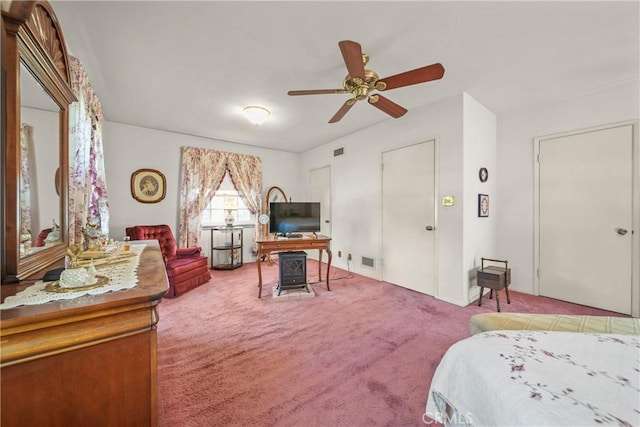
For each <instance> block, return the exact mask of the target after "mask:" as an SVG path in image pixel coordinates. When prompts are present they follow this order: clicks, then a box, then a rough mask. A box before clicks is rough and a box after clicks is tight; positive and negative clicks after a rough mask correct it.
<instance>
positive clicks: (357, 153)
mask: <svg viewBox="0 0 640 427" xmlns="http://www.w3.org/2000/svg"><path fill="white" fill-rule="evenodd" d="M470 111H473V110H472V109H471V110H470ZM473 114H475V113H473ZM462 118H463V95H460V96H455V97H452V98H449V99H446V100H443V101H441V102H438V103H436V104H433V105H430V106H426V107H423V108H417V109H413V110H411V111H409V112H408V113H407V114H406V115H405V116H404V117H403V118H402V122H399V121H396V120H395V119H389V120H387V121H385V122H383V123H381V124H380V125H378V126H375V127H372V128H369V129H365V130H363V131H361V132H358V133H356V134H352V135H349V136H346V137H344V138H341V139H338V140H336V141H333V142H331V143H329V144H325V145H323V146H321V147H319V148H316V149H314V150H310V151H308V152H306V153H304V154H303V155H302V164H301V171H302V174H303V175H304V178H305V179H304V182H308V175H309V173H310V171H311V170H312V169H315V168H318V167H321V166H326V165H330V166H331V199H332V205H331V210H332V212H331V222H332V233H331V234H332V243H331V249H332V251H333V253H334V265H336V266H337V267H340V268H346V267H347V263H346V259H345V258H344V257H343V258H337V257H336V256H335V254H337V252H338V251H339V250H340V251H342V252H343V253H351V254H352V255H353V260H354V261H356V262H355V263H354V265H352V268H351V269H352V271H354V272H356V273H358V274H361V275H363V276H368V277H372V278H377V279H380V277H381V267H380V262H379V261H380V257H381V253H382V250H381V245H382V241H381V238H382V233H381V231H382V224H381V221H382V219H381V218H382V212H381V203H382V199H381V197H382V196H381V194H382V190H381V185H382V172H381V168H380V165H381V162H382V152H384V151H388V150H390V149H393V148H398V147H402V146H406V145H410V144H414V143H417V142H422V141H428V140H430V139H434V138H435V139H436V145H437V153H436V156H437V160H436V162H437V165H438V168H439V176H438V181H437V188H436V197H437V200H440V197H441V196H443V195H452V196H455V198H456V200H457V201H458V202H456V204H455V206H452V207H442V206H441V204H440V203H438V211H437V223H436V230H437V236H438V237H437V245H438V247H437V252H438V253H439V254H441V255H440V256H439V258H438V265H437V270H438V283H439V286H438V289H437V296H438V298H440V299H443V300H446V301H450V302H454V303H456V304H460V305H466V300H465V298H466V291H464V287H465V286H466V284H467V280H466V279H465V280H464V281H463V280H462V278H461V273H460V272H461V271H462V259H463V256H462V255H463V254H462V244H463V233H462V231H463V229H462V218H463V203H460V201H462V200H463V198H464V197H463V174H462V168H463V144H462V139H463V128H462ZM340 147H344V155H342V156H339V157H335V158H334V157H333V150H334V149H336V148H340ZM307 187H308V186H307ZM305 190H306V191H308V188H306V189H305ZM406 250H411V248H406ZM362 256H370V257H373V258H374V259H375V260H376V261H377V262H376V268H375V270H371V269H370V268H366V267H361V266H360V265H359V264H358V263H357V261H358V260H360V259H361V257H362Z"/></svg>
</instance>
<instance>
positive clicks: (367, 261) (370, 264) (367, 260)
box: [362, 256, 375, 268]
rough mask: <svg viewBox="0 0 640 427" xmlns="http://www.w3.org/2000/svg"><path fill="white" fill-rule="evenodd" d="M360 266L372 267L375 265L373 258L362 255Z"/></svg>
mask: <svg viewBox="0 0 640 427" xmlns="http://www.w3.org/2000/svg"><path fill="white" fill-rule="evenodd" d="M362 266H363V267H369V268H374V267H375V262H374V260H373V258H369V257H366V256H363V257H362Z"/></svg>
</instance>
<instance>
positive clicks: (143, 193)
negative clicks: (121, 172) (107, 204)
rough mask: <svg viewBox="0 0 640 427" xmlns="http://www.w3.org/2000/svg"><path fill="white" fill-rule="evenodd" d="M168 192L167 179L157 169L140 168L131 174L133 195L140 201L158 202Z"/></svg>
mask: <svg viewBox="0 0 640 427" xmlns="http://www.w3.org/2000/svg"><path fill="white" fill-rule="evenodd" d="M166 192H167V180H166V179H165V177H164V175H163V174H162V173H161V172H160V171H157V170H155V169H138V170H137V171H135V172H134V173H132V174H131V196H132V197H133V198H134V199H136V200H137V201H139V202H140V203H158V202H159V201H161V200H162V199H164V196H165V194H166Z"/></svg>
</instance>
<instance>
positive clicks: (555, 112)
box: [490, 80, 640, 293]
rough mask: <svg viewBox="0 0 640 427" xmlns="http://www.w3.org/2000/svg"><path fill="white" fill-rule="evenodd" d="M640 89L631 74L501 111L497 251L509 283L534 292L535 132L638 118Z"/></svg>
mask: <svg viewBox="0 0 640 427" xmlns="http://www.w3.org/2000/svg"><path fill="white" fill-rule="evenodd" d="M639 93H640V87H639V84H638V80H635V81H632V82H627V83H624V84H620V85H617V86H610V87H606V88H603V89H601V90H597V91H591V92H589V93H585V94H583V95H582V96H579V97H575V98H572V99H566V100H564V101H562V102H558V103H556V104H552V105H540V106H538V107H536V108H529V109H526V110H519V111H514V112H513V113H511V114H508V115H502V116H500V117H499V119H498V171H497V175H498V189H497V192H498V194H499V195H500V198H499V199H498V214H497V221H498V223H499V227H498V243H499V244H498V256H500V257H505V258H508V259H509V260H510V261H511V266H512V268H513V270H512V288H513V289H515V290H519V291H522V292H527V293H533V292H534V289H533V287H534V275H533V274H534V273H533V224H534V222H533V221H534V212H533V199H534V197H533V189H534V182H533V168H534V162H533V151H534V150H533V138H535V137H539V136H544V135H549V134H555V133H559V132H565V131H571V130H576V129H584V128H589V127H594V126H599V125H603V124H609V123H616V122H621V121H626V120H633V119H635V120H637V119H638V117H640V107H639V104H638V94H639ZM636 173H637V171H636ZM490 179H491V178H490Z"/></svg>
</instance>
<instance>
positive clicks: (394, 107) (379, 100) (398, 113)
mask: <svg viewBox="0 0 640 427" xmlns="http://www.w3.org/2000/svg"><path fill="white" fill-rule="evenodd" d="M369 104H371V105H373V106H374V107H376V108H378V109H379V110H381V111H384V112H385V113H387V114H388V115H390V116H391V117H394V118H396V119H397V118H398V117H402V116H404V115H405V113H406V112H407V109H406V108H404V107H401V106H400V105H398V104H396V103H395V102H393V101H391V100H390V99H389V98H385V97H384V96H382V95H371V96H370V97H369Z"/></svg>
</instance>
